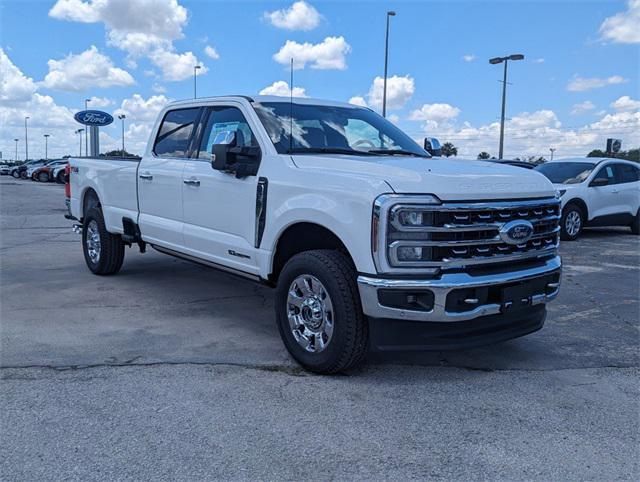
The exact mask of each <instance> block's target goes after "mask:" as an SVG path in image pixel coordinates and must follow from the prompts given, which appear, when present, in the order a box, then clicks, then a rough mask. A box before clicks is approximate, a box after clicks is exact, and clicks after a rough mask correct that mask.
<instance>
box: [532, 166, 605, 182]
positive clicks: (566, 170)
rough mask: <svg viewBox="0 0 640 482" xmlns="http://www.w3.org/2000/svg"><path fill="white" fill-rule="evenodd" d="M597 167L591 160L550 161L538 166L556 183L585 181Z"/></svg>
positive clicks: (537, 168) (538, 168) (539, 169)
mask: <svg viewBox="0 0 640 482" xmlns="http://www.w3.org/2000/svg"><path fill="white" fill-rule="evenodd" d="M594 167H596V165H595V164H593V163H591V162H548V163H547V164H542V165H541V166H538V167H536V170H537V171H540V172H541V173H542V174H544V175H545V176H547V177H548V178H549V180H550V181H551V182H552V183H554V184H579V183H581V182H584V181H585V180H586V179H587V178H588V177H589V174H591V171H593V168H594Z"/></svg>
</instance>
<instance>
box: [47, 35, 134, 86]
mask: <svg viewBox="0 0 640 482" xmlns="http://www.w3.org/2000/svg"><path fill="white" fill-rule="evenodd" d="M47 64H48V65H49V73H48V74H47V75H46V76H45V78H44V81H43V82H42V85H43V86H44V87H47V88H49V89H55V90H66V91H70V92H79V91H82V90H86V89H88V88H91V87H112V86H127V85H133V84H135V81H134V80H133V77H131V74H129V72H127V71H126V70H123V69H120V68H118V67H115V66H114V65H113V62H112V61H111V59H110V58H109V57H107V56H106V55H103V54H101V53H100V52H98V49H97V48H96V47H95V46H94V45H92V46H91V47H90V48H89V49H88V50H85V51H84V52H82V53H79V54H77V55H74V54H69V55H67V56H66V57H65V58H63V59H61V60H53V59H51V60H49V61H48V62H47Z"/></svg>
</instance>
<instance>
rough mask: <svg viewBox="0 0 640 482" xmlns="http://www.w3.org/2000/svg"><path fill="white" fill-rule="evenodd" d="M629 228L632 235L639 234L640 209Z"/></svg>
mask: <svg viewBox="0 0 640 482" xmlns="http://www.w3.org/2000/svg"><path fill="white" fill-rule="evenodd" d="M630 228H631V232H632V233H633V234H636V235H637V234H640V209H639V210H638V212H637V213H636V218H635V219H634V220H633V222H632V223H631V225H630Z"/></svg>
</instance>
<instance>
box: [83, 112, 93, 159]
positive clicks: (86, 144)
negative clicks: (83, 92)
mask: <svg viewBox="0 0 640 482" xmlns="http://www.w3.org/2000/svg"><path fill="white" fill-rule="evenodd" d="M89 102H91V99H85V100H84V110H88V109H89ZM84 155H85V156H88V155H89V136H87V135H86V134H85V135H84Z"/></svg>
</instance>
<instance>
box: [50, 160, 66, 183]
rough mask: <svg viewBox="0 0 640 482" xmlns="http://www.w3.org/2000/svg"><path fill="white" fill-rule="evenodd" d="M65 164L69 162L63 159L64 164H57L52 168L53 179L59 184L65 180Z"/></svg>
mask: <svg viewBox="0 0 640 482" xmlns="http://www.w3.org/2000/svg"><path fill="white" fill-rule="evenodd" d="M67 164H69V162H68V161H67V160H66V159H65V161H64V164H62V165H60V166H57V167H56V168H55V169H54V170H53V179H54V180H55V181H56V182H57V183H59V184H64V183H66V182H67V177H66V171H65V168H66V167H67Z"/></svg>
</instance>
